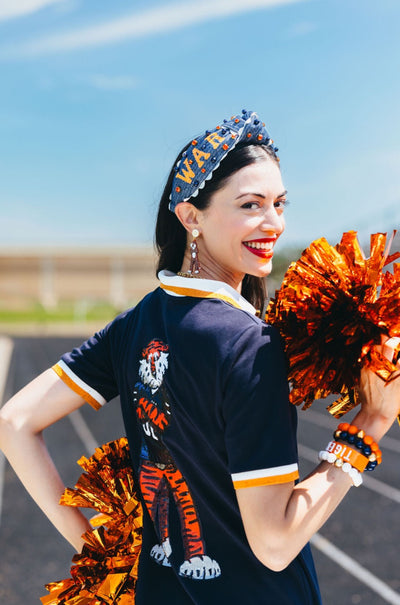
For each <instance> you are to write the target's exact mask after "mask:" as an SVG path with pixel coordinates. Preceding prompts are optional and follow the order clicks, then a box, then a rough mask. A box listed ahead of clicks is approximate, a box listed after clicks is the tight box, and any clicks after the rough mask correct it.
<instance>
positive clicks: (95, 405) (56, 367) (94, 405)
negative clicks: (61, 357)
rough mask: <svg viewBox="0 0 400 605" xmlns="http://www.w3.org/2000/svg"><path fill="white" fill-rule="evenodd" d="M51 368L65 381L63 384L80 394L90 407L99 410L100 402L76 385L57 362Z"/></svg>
mask: <svg viewBox="0 0 400 605" xmlns="http://www.w3.org/2000/svg"><path fill="white" fill-rule="evenodd" d="M51 369H52V370H54V371H55V373H56V374H57V376H59V378H61V380H62V381H63V382H65V384H66V385H67V386H69V388H70V389H72V390H73V391H74V393H76V394H77V395H80V396H81V397H82V398H83V399H84V400H85V401H86V402H87V403H89V404H90V405H91V406H92V408H94V409H95V410H99V409H100V408H101V405H100V403H99V402H98V401H96V399H95V398H94V397H92V396H91V395H90V394H89V393H88V392H87V391H85V390H84V389H82V387H80V386H78V385H77V384H76V383H75V382H74V381H73V380H72V378H71V377H70V376H68V374H66V373H65V372H64V370H63V369H62V368H61V367H60V366H59V364H58V363H56V364H55V365H54V366H53V367H52V368H51Z"/></svg>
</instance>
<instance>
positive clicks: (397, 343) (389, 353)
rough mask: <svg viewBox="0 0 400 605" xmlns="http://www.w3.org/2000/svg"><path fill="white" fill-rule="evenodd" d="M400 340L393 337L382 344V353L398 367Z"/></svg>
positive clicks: (399, 362) (399, 363)
mask: <svg viewBox="0 0 400 605" xmlns="http://www.w3.org/2000/svg"><path fill="white" fill-rule="evenodd" d="M399 351H400V338H399V337H397V336H393V337H392V338H388V340H386V341H385V342H384V343H382V353H383V355H384V356H385V357H386V358H387V359H389V361H392V362H393V363H395V364H396V365H398V366H399V367H400V358H399Z"/></svg>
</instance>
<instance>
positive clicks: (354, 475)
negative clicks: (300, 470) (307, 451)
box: [318, 444, 363, 487]
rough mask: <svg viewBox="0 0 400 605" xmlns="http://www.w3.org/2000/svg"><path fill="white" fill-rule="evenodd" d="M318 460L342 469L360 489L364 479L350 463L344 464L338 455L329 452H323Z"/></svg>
mask: <svg viewBox="0 0 400 605" xmlns="http://www.w3.org/2000/svg"><path fill="white" fill-rule="evenodd" d="M328 445H329V444H328ZM318 458H319V460H320V461H321V462H323V461H325V462H329V464H334V465H335V466H336V467H337V468H340V469H341V470H342V471H343V472H344V473H348V474H349V477H350V479H351V480H352V482H353V485H355V487H359V486H360V485H361V484H362V482H363V479H362V476H361V473H360V471H358V470H357V469H356V468H354V467H353V466H351V464H350V462H343V458H338V456H337V455H336V454H334V453H333V452H328V451H327V450H322V451H321V452H320V453H319V454H318Z"/></svg>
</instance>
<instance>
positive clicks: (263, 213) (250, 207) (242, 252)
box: [197, 157, 286, 289]
mask: <svg viewBox="0 0 400 605" xmlns="http://www.w3.org/2000/svg"><path fill="white" fill-rule="evenodd" d="M285 202H286V191H285V188H284V186H283V183H282V177H281V172H280V170H279V167H278V165H277V164H276V162H275V161H273V160H271V159H268V158H267V157H266V159H265V161H264V160H261V161H258V162H256V163H254V164H250V165H249V166H246V167H245V168H242V169H241V170H238V171H237V172H236V173H234V174H233V175H232V176H231V177H230V178H229V180H228V181H227V183H226V184H225V186H224V187H223V188H222V189H220V190H219V191H217V192H216V193H215V194H214V195H213V196H212V198H211V203H210V205H209V206H208V208H207V209H206V210H203V211H200V215H199V228H200V229H199V230H200V237H199V238H198V240H197V242H198V247H199V259H200V264H201V266H202V271H201V276H202V277H209V278H212V279H219V280H222V281H225V282H227V283H228V284H230V285H231V286H232V287H234V288H235V289H240V285H241V282H242V279H243V277H244V275H245V274H246V273H248V274H250V275H255V276H257V277H264V276H266V275H268V274H269V273H270V272H271V269H272V256H273V248H274V245H275V243H276V241H277V239H278V237H279V236H280V235H281V233H282V232H283V230H284V228H285V221H284V217H283V210H284V206H285Z"/></svg>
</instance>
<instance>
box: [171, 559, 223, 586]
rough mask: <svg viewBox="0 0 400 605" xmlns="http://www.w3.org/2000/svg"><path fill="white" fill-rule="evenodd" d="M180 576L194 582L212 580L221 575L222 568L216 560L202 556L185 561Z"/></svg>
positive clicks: (180, 569)
mask: <svg viewBox="0 0 400 605" xmlns="http://www.w3.org/2000/svg"><path fill="white" fill-rule="evenodd" d="M179 575H180V576H185V577H187V578H192V580H211V579H212V578H218V576H220V575H221V568H220V566H219V565H218V563H217V562H216V561H214V559H211V558H210V557H207V555H201V556H200V557H192V558H191V559H188V560H187V561H184V562H183V563H182V565H181V566H180V568H179Z"/></svg>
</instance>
